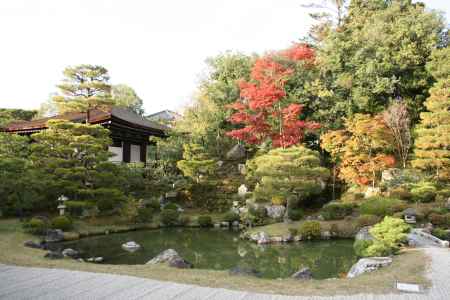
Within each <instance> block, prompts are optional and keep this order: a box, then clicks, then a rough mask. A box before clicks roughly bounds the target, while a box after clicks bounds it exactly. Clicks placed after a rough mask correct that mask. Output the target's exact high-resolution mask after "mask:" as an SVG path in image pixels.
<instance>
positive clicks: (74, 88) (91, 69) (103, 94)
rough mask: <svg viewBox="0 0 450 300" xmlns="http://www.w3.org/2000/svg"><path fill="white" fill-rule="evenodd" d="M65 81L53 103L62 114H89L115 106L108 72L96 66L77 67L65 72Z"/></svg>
mask: <svg viewBox="0 0 450 300" xmlns="http://www.w3.org/2000/svg"><path fill="white" fill-rule="evenodd" d="M63 73H64V77H65V78H64V79H63V80H62V82H61V83H60V84H59V85H58V88H59V90H60V93H59V94H58V95H57V96H55V97H53V101H54V102H55V104H56V105H57V107H58V111H59V112H60V113H65V112H69V111H79V112H87V121H89V111H90V110H91V109H103V108H105V107H107V106H110V105H113V103H114V100H113V99H112V97H111V85H110V84H109V75H108V70H107V69H106V68H104V67H102V66H96V65H77V66H73V67H67V68H66V69H65V70H64V72H63Z"/></svg>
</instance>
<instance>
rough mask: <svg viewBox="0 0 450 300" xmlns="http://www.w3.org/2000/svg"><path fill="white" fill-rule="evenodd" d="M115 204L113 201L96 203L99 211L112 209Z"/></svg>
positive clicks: (103, 200) (105, 200) (102, 200)
mask: <svg viewBox="0 0 450 300" xmlns="http://www.w3.org/2000/svg"><path fill="white" fill-rule="evenodd" d="M115 205H116V202H115V201H114V200H113V199H100V200H98V201H97V208H98V209H99V210H100V211H101V212H104V211H109V210H112V209H114V207H115Z"/></svg>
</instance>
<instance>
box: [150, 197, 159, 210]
mask: <svg viewBox="0 0 450 300" xmlns="http://www.w3.org/2000/svg"><path fill="white" fill-rule="evenodd" d="M148 207H151V208H152V209H153V211H155V212H157V211H160V210H161V204H160V203H159V200H158V199H151V200H150V201H149V202H148Z"/></svg>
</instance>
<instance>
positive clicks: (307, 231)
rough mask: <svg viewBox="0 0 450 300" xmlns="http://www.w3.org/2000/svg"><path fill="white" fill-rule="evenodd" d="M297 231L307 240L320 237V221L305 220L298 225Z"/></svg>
mask: <svg viewBox="0 0 450 300" xmlns="http://www.w3.org/2000/svg"><path fill="white" fill-rule="evenodd" d="M299 233H300V234H301V235H302V237H304V238H306V239H308V240H311V239H317V238H320V223H319V222H317V221H306V222H304V223H303V224H302V225H300V229H299Z"/></svg>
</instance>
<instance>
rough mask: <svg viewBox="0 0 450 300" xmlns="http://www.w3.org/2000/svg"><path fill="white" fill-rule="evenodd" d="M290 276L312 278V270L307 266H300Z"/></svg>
mask: <svg viewBox="0 0 450 300" xmlns="http://www.w3.org/2000/svg"><path fill="white" fill-rule="evenodd" d="M291 278H294V279H301V280H309V279H312V272H311V270H310V269H309V268H301V269H300V270H298V271H297V272H295V273H294V274H292V276H291Z"/></svg>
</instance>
